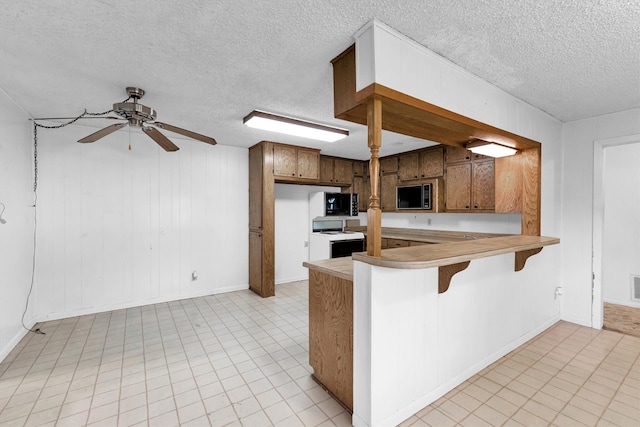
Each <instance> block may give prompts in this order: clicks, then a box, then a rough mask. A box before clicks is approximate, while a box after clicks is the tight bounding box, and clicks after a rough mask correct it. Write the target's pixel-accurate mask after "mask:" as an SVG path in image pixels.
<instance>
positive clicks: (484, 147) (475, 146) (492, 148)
mask: <svg viewBox="0 0 640 427" xmlns="http://www.w3.org/2000/svg"><path fill="white" fill-rule="evenodd" d="M467 150H469V151H471V152H472V153H475V154H482V155H484V156H489V157H506V156H513V155H514V154H516V153H517V152H518V150H516V149H515V148H512V147H507V146H506V145H502V144H498V143H495V142H489V141H483V140H481V139H474V140H473V141H469V142H468V143H467Z"/></svg>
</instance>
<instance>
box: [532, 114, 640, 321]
mask: <svg viewBox="0 0 640 427" xmlns="http://www.w3.org/2000/svg"><path fill="white" fill-rule="evenodd" d="M638 133H640V109H632V110H627V111H622V112H619V113H614V114H607V115H604V116H599V117H593V118H589V119H584V120H577V121H573V122H568V123H564V124H563V126H562V233H561V235H560V246H561V248H562V264H561V272H562V283H563V286H564V306H563V311H562V317H563V319H565V320H567V321H570V322H574V323H578V324H582V325H586V326H591V325H592V321H591V274H592V259H591V257H592V242H593V230H592V221H593V180H594V175H593V173H594V172H593V171H594V166H593V164H594V141H597V140H603V139H608V138H616V137H622V136H626V135H634V134H638ZM542 176H543V178H544V173H543V175H542ZM543 208H544V204H543ZM595 326H596V327H598V326H597V325H595Z"/></svg>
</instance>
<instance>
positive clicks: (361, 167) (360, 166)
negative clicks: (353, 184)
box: [353, 160, 368, 176]
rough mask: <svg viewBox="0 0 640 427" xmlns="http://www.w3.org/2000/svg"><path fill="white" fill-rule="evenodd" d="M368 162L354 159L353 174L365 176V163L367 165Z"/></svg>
mask: <svg viewBox="0 0 640 427" xmlns="http://www.w3.org/2000/svg"><path fill="white" fill-rule="evenodd" d="M367 164H368V162H362V161H357V160H354V161H353V176H364V174H365V165H367Z"/></svg>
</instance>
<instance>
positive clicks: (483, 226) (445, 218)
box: [361, 212, 521, 234]
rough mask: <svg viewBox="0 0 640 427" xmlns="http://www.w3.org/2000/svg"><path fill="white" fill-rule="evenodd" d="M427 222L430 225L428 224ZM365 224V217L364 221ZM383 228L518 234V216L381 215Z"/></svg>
mask: <svg viewBox="0 0 640 427" xmlns="http://www.w3.org/2000/svg"><path fill="white" fill-rule="evenodd" d="M429 220H430V221H431V223H429ZM361 222H363V223H366V217H365V220H364V221H361ZM382 226H383V227H398V228H420V229H427V230H429V229H430V230H453V231H473V232H478V233H504V234H520V228H521V215H520V214H480V213H478V214H465V213H436V214H424V213H423V214H410V213H391V212H387V213H383V214H382Z"/></svg>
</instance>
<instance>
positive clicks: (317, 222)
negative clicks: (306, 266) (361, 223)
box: [309, 217, 364, 261]
mask: <svg viewBox="0 0 640 427" xmlns="http://www.w3.org/2000/svg"><path fill="white" fill-rule="evenodd" d="M343 230H344V219H337V218H331V219H327V218H326V217H321V218H316V219H314V220H313V221H312V233H311V235H310V236H309V261H316V260H320V259H329V258H339V257H345V256H351V254H352V253H354V252H363V251H364V234H362V233H360V232H355V231H343Z"/></svg>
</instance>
